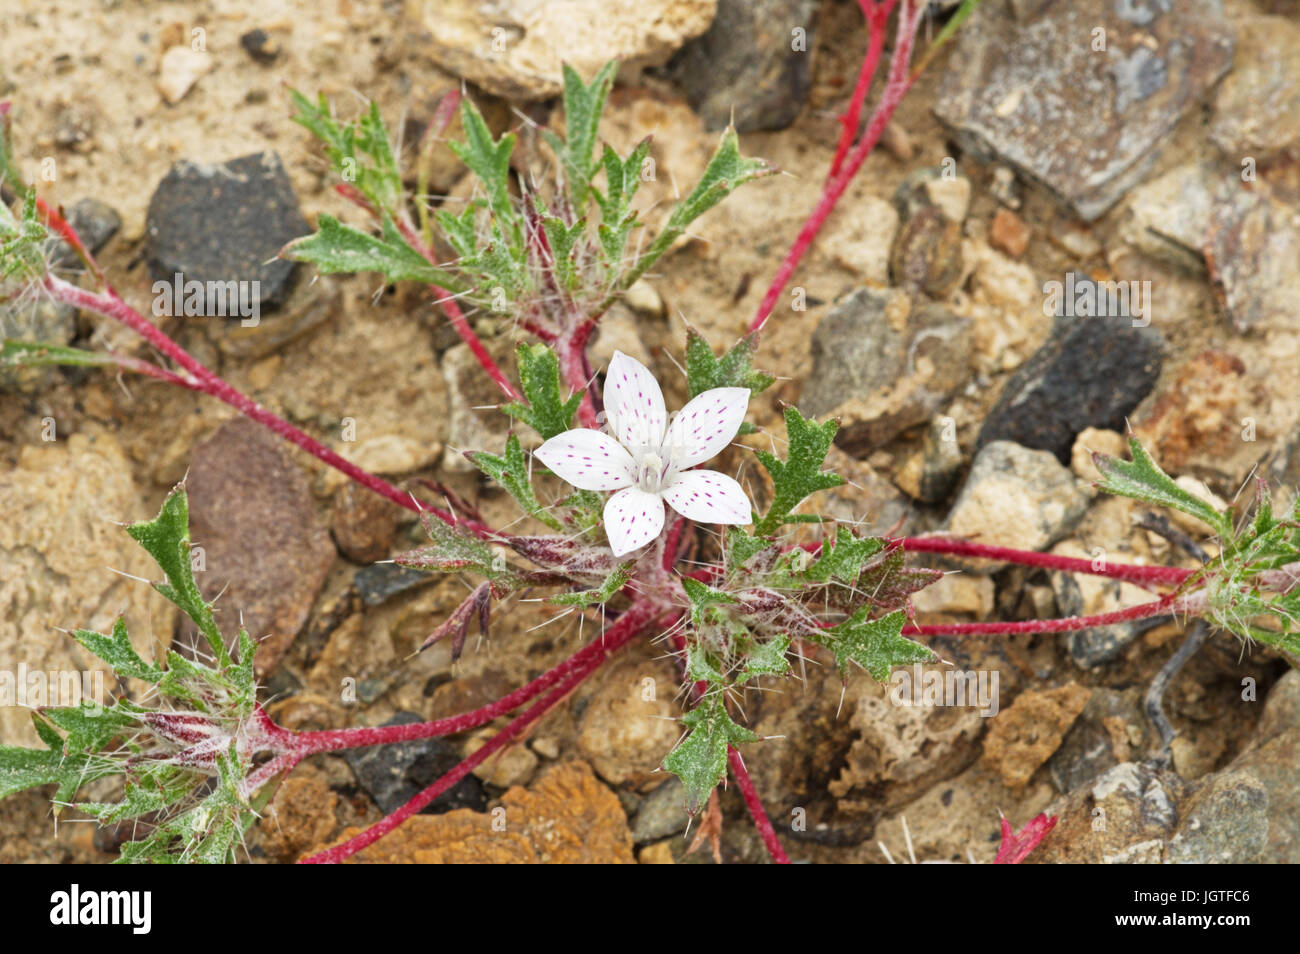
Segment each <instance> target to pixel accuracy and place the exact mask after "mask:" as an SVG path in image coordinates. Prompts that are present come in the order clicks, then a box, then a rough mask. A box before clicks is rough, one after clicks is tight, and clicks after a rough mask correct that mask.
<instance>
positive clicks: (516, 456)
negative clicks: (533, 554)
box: [465, 434, 564, 530]
mask: <svg viewBox="0 0 1300 954" xmlns="http://www.w3.org/2000/svg"><path fill="white" fill-rule="evenodd" d="M465 456H466V457H468V458H469V459H470V460H471V461H473V462H474V466H475V467H477V468H478V469H479V470H481V471H483V473H485V474H487V475H488V476H489V477H491V478H492V479H493V480H495V481H496V482H497V483H498V484H500V485H501V486H502V487H504V488H505V489H506V491H507V492H508V493H509V494H510V496H511V497H514V498H515V500H516V501H517V502H518V504H519V506H520V507H522V508H523V509H524V512H525V513H526V514H528V515H529V516H531V517H535V518H536V519H538V520H540V521H541V522H542V523H544V524H546V525H547V526H548V527H550V528H551V529H552V530H563V529H564V525H563V524H562V523H560V520H559V518H557V517H556V516H555V515H554V514H551V513H548V512H547V511H546V510H544V509H542V505H541V504H540V503H538V501H537V495H536V494H534V493H533V485H532V482H531V481H530V480H529V478H528V459H527V458H526V457H525V456H524V451H523V448H522V447H521V446H520V444H519V438H518V437H517V436H515V435H514V434H511V435H510V436H509V437H508V438H506V452H505V455H504V456H501V457H498V456H497V455H496V454H489V453H488V452H487V451H470V452H469V453H467V454H466V455H465Z"/></svg>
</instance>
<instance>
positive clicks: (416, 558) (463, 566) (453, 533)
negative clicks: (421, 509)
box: [393, 512, 507, 579]
mask: <svg viewBox="0 0 1300 954" xmlns="http://www.w3.org/2000/svg"><path fill="white" fill-rule="evenodd" d="M420 522H421V523H422V524H423V525H424V530H425V532H426V533H428V535H429V539H431V540H432V541H433V545H432V546H427V547H420V548H419V549H417V550H412V551H410V552H409V553H403V554H401V555H400V556H397V557H395V558H394V560H393V562H394V563H398V564H400V565H402V566H409V567H414V568H415V569H417V570H437V571H439V572H442V573H455V572H458V571H461V570H474V571H477V572H478V573H480V574H482V575H483V576H486V577H488V578H489V579H492V578H494V577H495V576H498V575H501V574H503V573H505V572H507V568H506V566H505V564H504V561H502V560H500V559H499V558H498V557H497V555H496V554H495V553H493V552H492V548H491V547H489V546H488V545H487V544H486V543H484V542H483V541H482V540H479V539H478V538H477V537H475V536H474V535H473V534H472V533H470V532H469V531H467V530H463V529H461V528H460V527H453V526H451V525H450V524H448V523H446V522H444V521H442V520H440V519H438V518H437V517H435V516H433V515H432V514H430V513H427V512H425V513H421V514H420Z"/></svg>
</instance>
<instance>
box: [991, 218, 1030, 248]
mask: <svg viewBox="0 0 1300 954" xmlns="http://www.w3.org/2000/svg"><path fill="white" fill-rule="evenodd" d="M1029 234H1030V233H1029V226H1027V225H1026V224H1025V223H1024V221H1023V220H1022V219H1021V218H1020V216H1018V215H1016V213H1014V212H1012V211H1011V210H1010V209H998V211H997V213H996V214H995V215H994V216H993V221H992V223H990V225H989V244H990V245H992V246H993V247H994V248H995V249H997V250H998V251H999V252H1006V253H1007V254H1008V255H1010V256H1011V257H1012V258H1019V257H1020V256H1021V255H1024V254H1025V249H1027V248H1029Z"/></svg>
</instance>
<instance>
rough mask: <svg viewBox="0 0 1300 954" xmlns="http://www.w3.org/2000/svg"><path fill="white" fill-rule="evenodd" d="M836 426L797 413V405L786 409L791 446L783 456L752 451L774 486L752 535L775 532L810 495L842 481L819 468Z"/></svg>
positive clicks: (832, 422)
mask: <svg viewBox="0 0 1300 954" xmlns="http://www.w3.org/2000/svg"><path fill="white" fill-rule="evenodd" d="M838 429H839V423H838V422H837V421H834V420H830V421H827V422H826V423H825V424H817V423H815V422H813V421H812V420H810V419H809V418H806V417H804V416H803V415H802V414H800V413H799V410H798V408H794V407H787V408H786V409H785V431H786V436H787V437H788V439H789V445H790V446H789V454H788V455H787V457H786V459H785V460H784V461H782V460H779V459H778V458H777V457H776V456H775V455H774V454H769V453H768V452H767V451H756V452H755V453H756V454H757V455H758V459H759V462H760V463H762V465H763V466H764V467H765V468H766V469H767V472H768V473H770V474H771V475H772V485H773V488H774V493H773V496H772V506H771V507H769V508H768V511H767V515H766V516H765V517H764V518H763V519H762V520H760V521H759V522H758V525H757V526H755V527H754V535H755V536H764V535H767V534H771V533H774V532H776V530H777V529H778V528H779V527H780V526H781V524H783V523H786V522H789V517H790V512H791V511H792V510H794V508H795V507H797V506H799V504H800V502H802V501H803V499H804V498H805V497H807V496H808V495H809V494H813V493H816V492H817V491H819V490H827V489H829V488H831V487H839V486H840V485H841V484H843V483H844V478H843V477H841V476H839V475H838V474H833V473H831V472H830V471H825V470H822V464H823V463H824V462H825V460H826V454H827V452H828V451H829V450H830V448H831V441H833V440H834V439H835V432H836V430H838Z"/></svg>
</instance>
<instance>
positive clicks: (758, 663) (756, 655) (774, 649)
mask: <svg viewBox="0 0 1300 954" xmlns="http://www.w3.org/2000/svg"><path fill="white" fill-rule="evenodd" d="M789 650H790V637H789V636H787V635H785V634H784V633H778V634H777V635H776V636H773V637H772V638H771V639H768V640H767V641H766V642H761V643H758V642H755V643H753V644H752V645H751V646H750V650H749V653H748V654H747V655H746V656H745V665H744V667H743V668H742V669H741V670H740V676H739V678H737V680H736V682H737V683H746V682H748V681H749V680H751V679H753V678H754V677H755V676H784V675H785V674H786V673H787V672H789V671H790V661H789V660H788V659H786V658H785V654H786V653H787V652H789Z"/></svg>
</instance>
